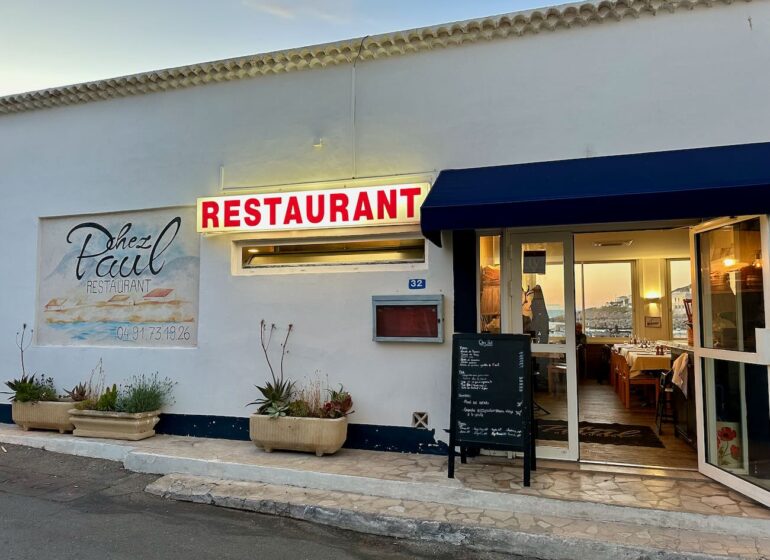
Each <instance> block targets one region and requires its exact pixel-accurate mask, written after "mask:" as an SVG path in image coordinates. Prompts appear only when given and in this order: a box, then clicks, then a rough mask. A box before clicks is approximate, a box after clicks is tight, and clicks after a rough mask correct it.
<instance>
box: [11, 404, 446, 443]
mask: <svg viewBox="0 0 770 560" xmlns="http://www.w3.org/2000/svg"><path fill="white" fill-rule="evenodd" d="M0 422H2V423H5V424H12V423H13V420H12V419H11V405H9V404H0ZM155 431H156V432H157V433H159V434H168V435H175V436H192V437H205V438H215V439H232V440H239V441H248V440H249V419H248V418H243V417H239V416H207V415H197V414H161V415H160V422H158V425H157V426H156V427H155ZM435 435H436V432H435V430H424V429H418V428H410V427H406V426H378V425H374V424H349V425H348V439H347V441H346V442H345V447H346V448H348V449H365V450H370V451H395V452H401V453H426V454H431V455H446V454H447V447H446V444H445V443H443V442H437V441H436V439H435Z"/></svg>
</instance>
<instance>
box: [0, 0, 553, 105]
mask: <svg viewBox="0 0 770 560" xmlns="http://www.w3.org/2000/svg"><path fill="white" fill-rule="evenodd" d="M554 3H559V2H554V1H550V2H549V1H547V0H389V1H383V0H0V53H2V57H0V96H2V95H8V94H12V93H20V92H24V91H31V90H36V89H44V88H47V87H54V86H62V85H68V84H73V83H79V82H85V81H91V80H98V79H103V78H110V77H116V76H123V75H126V74H134V73H137V72H144V71H148V70H158V69H161V68H169V67H174V66H183V65H186V64H192V63H196V62H206V61H211V60H218V59H222V58H231V57H235V56H243V55H249V54H256V53H261V52H268V51H274V50H280V49H285V48H290V47H300V46H304V45H311V44H316V43H325V42H329V41H338V40H343V39H350V38H353V37H360V36H364V35H377V34H379V33H386V32H389V31H398V30H401V29H409V28H413V27H423V26H428V25H434V24H438V23H446V22H451V21H458V20H464V19H470V18H477V17H483V16H489V15H494V14H500V13H506V12H515V11H520V10H528V9H532V8H538V7H543V6H548V5H553V4H554Z"/></svg>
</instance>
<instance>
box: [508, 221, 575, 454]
mask: <svg viewBox="0 0 770 560" xmlns="http://www.w3.org/2000/svg"><path fill="white" fill-rule="evenodd" d="M505 245H506V247H507V249H508V251H507V253H508V255H509V258H510V260H509V263H510V266H509V267H507V270H508V272H509V278H508V282H507V285H508V287H509V290H508V292H509V294H508V295H509V298H508V301H507V306H506V307H507V312H506V313H504V317H505V318H507V320H506V321H504V324H503V328H504V330H505V331H506V332H513V333H519V334H521V333H523V334H528V335H530V336H531V338H532V357H533V360H532V362H533V363H532V366H533V372H534V379H533V389H534V397H535V417H536V419H537V420H538V422H537V424H538V433H537V435H536V440H537V454H538V457H543V458H554V459H570V460H577V459H578V455H579V447H578V422H577V414H578V411H577V357H576V351H575V287H574V274H573V269H574V250H573V241H572V235H571V234H567V233H547V234H545V233H544V234H532V235H530V234H526V235H522V234H514V233H510V232H509V233H507V235H506V244H505Z"/></svg>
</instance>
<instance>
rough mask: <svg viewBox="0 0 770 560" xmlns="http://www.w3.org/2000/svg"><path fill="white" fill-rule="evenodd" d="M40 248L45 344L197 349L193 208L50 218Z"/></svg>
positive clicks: (40, 322) (43, 227)
mask: <svg viewBox="0 0 770 560" xmlns="http://www.w3.org/2000/svg"><path fill="white" fill-rule="evenodd" d="M39 246H40V254H39V264H38V274H39V278H40V280H39V288H38V305H39V309H38V318H37V319H38V321H37V322H38V328H37V342H38V344H41V345H63V346H70V345H76V346H137V347H146V346H150V347H179V346H183V347H189V346H195V345H196V344H197V331H198V329H197V321H198V317H197V315H198V282H199V270H200V258H199V241H198V236H197V234H196V232H195V209H194V208H171V209H159V210H146V211H140V212H120V213H113V214H100V215H89V216H70V217H66V218H47V219H44V220H41V225H40V245H39Z"/></svg>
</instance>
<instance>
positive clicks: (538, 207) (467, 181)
mask: <svg viewBox="0 0 770 560" xmlns="http://www.w3.org/2000/svg"><path fill="white" fill-rule="evenodd" d="M764 213H770V142H768V143H759V144H743V145H737V146H722V147H716V148H696V149H690V150H674V151H668V152H653V153H644V154H631V155H622V156H605V157H595V158H583V159H571V160H562V161H549V162H539V163H524V164H518V165H502V166H497V167H479V168H472V169H448V170H445V171H442V172H441V173H439V176H438V178H437V179H436V182H435V184H434V185H433V188H432V189H431V190H430V192H429V193H428V197H427V198H426V199H425V202H424V203H423V205H422V209H421V225H422V231H423V234H424V235H425V237H427V238H428V239H430V240H431V241H433V242H434V243H436V244H437V245H440V244H441V231H443V230H463V229H484V228H502V227H522V226H544V225H571V224H589V223H590V224H593V223H607V222H634V221H648V220H672V219H691V218H694V219H698V218H710V217H717V216H735V215H742V214H764Z"/></svg>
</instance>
